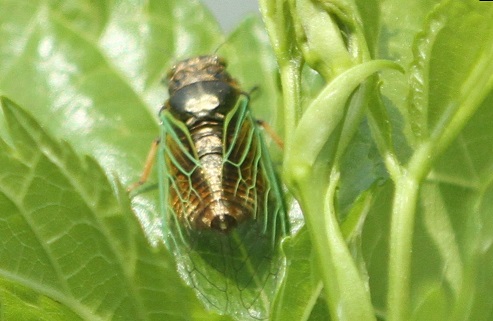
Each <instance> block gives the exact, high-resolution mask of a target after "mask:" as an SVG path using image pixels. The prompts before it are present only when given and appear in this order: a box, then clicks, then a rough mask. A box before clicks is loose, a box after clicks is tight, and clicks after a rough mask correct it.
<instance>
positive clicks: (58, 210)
mask: <svg viewBox="0 0 493 321" xmlns="http://www.w3.org/2000/svg"><path fill="white" fill-rule="evenodd" d="M2 106H3V111H4V113H5V117H6V119H7V122H8V124H9V128H10V132H11V137H12V139H13V140H14V141H15V146H14V147H13V149H12V148H11V147H9V146H7V145H6V144H5V143H4V142H2V143H1V144H2V148H1V149H0V182H1V184H0V186H1V187H0V208H2V211H1V213H2V214H1V216H0V222H1V224H0V230H1V236H2V237H1V239H0V280H1V284H2V290H1V291H0V293H1V294H0V298H1V299H2V305H1V307H2V318H5V320H14V319H15V320H19V319H27V318H35V319H38V320H41V319H46V320H48V319H49V318H50V317H49V316H50V315H52V314H53V315H55V316H56V317H57V318H58V319H60V320H75V319H80V320H107V319H112V320H163V319H167V320H188V319H190V318H192V316H193V315H194V314H195V313H196V311H201V310H202V308H201V305H200V303H199V302H198V300H197V299H196V298H195V296H194V295H193V293H192V292H191V290H190V289H188V288H187V287H185V286H184V285H183V283H182V282H181V281H180V278H179V277H178V275H177V272H176V269H175V266H174V263H173V260H172V259H171V257H170V256H169V254H168V253H167V252H166V251H164V249H163V246H162V245H161V246H157V247H155V248H153V247H152V246H150V244H149V242H148V240H147V238H146V237H145V234H144V233H143V230H142V228H141V226H140V224H139V222H138V220H137V219H136V217H135V215H134V214H133V213H132V211H131V209H130V206H129V205H130V204H129V201H128V198H127V196H126V193H125V191H124V190H123V189H122V187H121V186H120V185H119V184H117V185H113V186H112V185H111V184H110V182H109V181H108V179H107V178H106V176H105V174H104V173H103V171H102V170H101V168H100V167H99V166H98V165H97V164H96V163H95V162H94V160H93V159H92V158H88V157H86V158H85V159H81V158H80V157H79V156H77V155H76V154H75V153H74V152H73V151H72V150H71V148H70V147H69V146H68V145H67V144H66V143H57V142H56V141H54V140H53V139H52V138H51V137H50V136H48V135H47V134H46V132H45V131H44V130H43V129H42V128H41V127H40V126H39V125H38V123H37V122H36V121H35V120H34V119H33V118H31V116H29V115H28V114H27V113H26V112H25V111H23V110H22V109H20V108H19V107H18V106H16V105H15V104H14V103H12V102H11V101H10V100H7V99H5V98H4V99H2ZM203 317H204V318H206V316H205V315H204V316H203ZM211 319H215V318H211Z"/></svg>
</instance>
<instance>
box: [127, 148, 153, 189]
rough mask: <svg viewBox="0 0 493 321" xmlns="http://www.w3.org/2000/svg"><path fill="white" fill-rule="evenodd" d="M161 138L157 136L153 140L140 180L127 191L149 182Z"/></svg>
mask: <svg viewBox="0 0 493 321" xmlns="http://www.w3.org/2000/svg"><path fill="white" fill-rule="evenodd" d="M159 142H160V139H159V138H156V139H155V140H153V141H152V145H151V149H150V150H149V154H147V159H146V162H145V164H144V170H143V171H142V174H141V175H140V178H139V181H137V182H135V183H133V184H132V185H130V186H129V187H128V188H127V192H131V191H133V190H134V189H135V188H137V187H139V186H141V185H143V184H144V183H145V182H147V179H148V178H149V175H150V174H151V171H152V166H153V165H154V163H155V160H156V153H157V150H158V146H159Z"/></svg>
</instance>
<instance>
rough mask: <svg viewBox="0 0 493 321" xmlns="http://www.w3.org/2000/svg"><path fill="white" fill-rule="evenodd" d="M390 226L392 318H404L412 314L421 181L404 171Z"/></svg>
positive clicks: (395, 320)
mask: <svg viewBox="0 0 493 321" xmlns="http://www.w3.org/2000/svg"><path fill="white" fill-rule="evenodd" d="M395 188H396V190H395V197H394V204H393V208H392V222H391V227H390V258H389V260H390V262H389V292H388V298H387V306H388V320H390V321H404V320H407V319H408V317H409V313H408V312H409V311H408V309H409V306H408V303H409V290H410V272H411V254H412V241H413V233H414V219H415V212H416V202H417V197H418V191H419V182H418V180H417V179H416V178H415V177H414V176H413V175H410V173H409V172H407V171H404V172H403V173H402V175H400V176H399V178H398V180H397V181H396V185H395Z"/></svg>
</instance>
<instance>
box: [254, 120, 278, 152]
mask: <svg viewBox="0 0 493 321" xmlns="http://www.w3.org/2000/svg"><path fill="white" fill-rule="evenodd" d="M256 122H257V124H258V125H259V126H262V128H263V129H264V130H265V132H266V133H267V134H268V135H269V136H270V138H272V140H273V141H274V142H275V143H276V144H277V145H278V146H279V147H280V148H281V149H284V142H283V141H282V139H281V137H279V135H277V133H276V132H275V130H274V129H273V128H272V127H271V126H270V125H269V124H268V123H267V122H265V121H263V120H259V119H257V120H256Z"/></svg>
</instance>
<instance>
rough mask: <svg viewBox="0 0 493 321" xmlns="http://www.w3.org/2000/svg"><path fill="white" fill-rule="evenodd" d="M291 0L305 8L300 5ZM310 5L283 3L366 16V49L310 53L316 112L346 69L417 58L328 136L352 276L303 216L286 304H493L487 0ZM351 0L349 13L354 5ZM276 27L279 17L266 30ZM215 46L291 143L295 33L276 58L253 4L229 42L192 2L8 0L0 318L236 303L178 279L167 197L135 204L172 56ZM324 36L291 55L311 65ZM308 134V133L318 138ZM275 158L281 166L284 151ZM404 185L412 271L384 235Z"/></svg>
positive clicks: (180, 316) (330, 308)
mask: <svg viewBox="0 0 493 321" xmlns="http://www.w3.org/2000/svg"><path fill="white" fill-rule="evenodd" d="M271 3H272V4H274V5H280V6H281V7H282V4H283V3H284V2H282V1H279V2H274V1H272V2H271ZM286 3H287V2H286ZM290 3H291V5H292V4H297V5H298V8H301V7H302V5H303V3H304V2H303V1H298V2H296V1H291V2H290ZM313 3H316V4H317V6H318V7H317V10H316V11H315V13H313V14H311V15H310V16H309V19H306V18H303V12H301V11H299V12H298V13H296V14H292V13H286V12H285V11H282V10H280V11H279V12H280V13H281V17H282V18H285V19H288V20H289V19H292V17H293V16H294V17H298V18H299V19H300V20H298V21H299V22H298V23H300V25H303V26H304V28H306V29H304V30H305V31H306V30H308V29H309V27H310V23H316V22H317V21H322V22H323V21H327V20H324V19H326V18H327V13H328V12H329V13H331V15H329V18H332V19H334V17H335V18H337V19H336V21H337V22H338V23H339V24H336V25H337V28H341V30H344V28H343V27H344V26H356V27H355V29H353V30H352V32H354V34H357V30H360V32H361V35H363V36H364V37H362V38H361V37H360V38H358V39H359V40H358V41H361V39H364V42H365V44H366V49H365V50H367V57H366V58H365V59H366V60H365V59H362V61H359V62H357V63H356V62H355V61H353V60H351V59H352V58H351V57H349V58H350V59H349V60H344V59H346V58H344V57H346V56H344V55H345V54H344V53H342V55H343V56H339V60H333V62H332V64H333V67H334V68H335V69H334V70H335V72H334V74H330V75H328V74H324V73H323V72H320V70H317V69H316V68H315V70H317V71H318V73H317V72H315V71H314V70H313V69H311V68H308V67H305V68H303V72H302V74H301V75H302V77H301V78H300V79H301V81H300V85H301V97H300V98H301V101H300V102H301V104H302V106H303V108H302V109H303V110H308V109H309V106H310V104H311V103H312V102H313V101H314V100H316V99H317V98H320V97H321V96H320V95H321V91H320V90H321V89H322V88H325V86H326V83H328V84H330V83H331V82H332V80H333V79H334V78H335V77H334V76H335V75H339V74H344V72H345V71H346V70H349V69H350V68H351V67H352V66H353V65H357V64H359V63H363V62H367V61H369V58H373V59H387V60H392V61H395V62H397V63H398V64H399V65H400V66H401V67H402V68H403V69H404V72H403V73H399V72H395V71H384V72H382V73H380V75H379V77H380V78H379V79H380V81H376V80H375V79H373V81H374V82H373V84H374V85H375V86H374V87H371V89H368V92H369V93H370V94H368V95H367V96H364V100H363V103H362V104H360V105H362V106H369V107H370V108H369V109H368V110H369V113H367V114H365V111H364V110H363V114H362V118H361V119H360V121H359V122H357V126H356V128H357V130H356V131H355V132H354V134H352V135H349V136H347V137H344V136H343V135H339V136H330V137H328V143H327V144H326V145H325V150H326V151H330V150H332V149H331V148H332V147H331V146H336V145H339V146H340V145H341V141H346V148H345V150H344V152H343V153H342V154H341V155H340V156H341V157H340V160H338V164H340V180H339V183H338V187H339V188H338V190H337V198H336V201H337V202H336V203H335V213H336V217H337V220H338V221H337V222H338V223H340V232H341V235H342V237H344V238H345V239H346V241H347V244H348V246H347V247H346V245H345V244H346V243H343V244H340V245H338V246H339V248H340V249H341V250H346V251H347V250H349V253H350V254H351V256H350V259H351V262H350V263H351V264H353V265H354V267H356V271H357V272H358V274H357V279H355V278H354V277H352V276H347V275H344V274H342V275H340V274H337V275H336V274H334V275H332V277H331V280H332V281H331V280H328V281H327V280H324V281H322V279H324V278H323V275H324V274H327V272H330V271H332V270H329V267H332V266H333V267H334V268H337V263H338V262H337V261H334V260H337V258H338V256H337V255H327V256H320V253H318V252H317V250H316V248H317V244H315V245H314V244H313V243H312V242H313V241H311V240H313V239H316V237H315V238H314V235H322V236H324V235H325V234H326V233H327V231H326V230H323V229H322V230H316V229H313V228H310V229H306V228H303V229H302V230H301V231H300V232H299V233H298V234H296V235H295V236H293V237H292V238H291V239H290V240H287V241H286V242H285V244H284V250H285V252H286V255H287V260H288V263H289V267H288V269H287V272H286V281H285V283H284V285H283V287H282V288H281V291H280V293H279V295H278V296H277V297H276V298H273V301H274V305H275V306H274V310H273V316H272V319H279V320H327V319H328V318H332V319H347V316H345V315H344V314H337V313H336V312H337V311H336V310H334V306H335V305H336V303H337V306H338V307H340V308H341V310H340V311H344V310H354V311H361V313H362V314H363V315H364V316H365V318H367V319H374V318H377V319H382V320H383V319H387V318H389V319H393V320H400V319H405V318H409V319H412V320H449V319H450V320H491V319H493V303H492V301H491V300H490V297H491V289H492V288H493V278H492V277H491V271H492V270H493V251H492V246H491V245H492V241H493V219H492V217H493V215H492V213H493V195H492V192H493V189H492V178H493V147H492V146H493V145H492V144H491V143H490V142H491V141H492V140H493V131H492V129H491V126H490V124H491V123H492V121H493V119H492V118H493V113H492V108H491V106H492V104H493V95H492V92H491V86H492V84H493V80H492V75H493V69H492V68H493V67H492V62H493V39H492V37H493V30H492V29H493V23H492V22H491V21H493V19H492V18H493V5H491V4H490V3H488V2H479V1H474V0H466V1H460V2H458V1H437V0H434V1H431V0H419V1H408V2H402V1H397V0H385V1H363V0H361V1H359V0H358V1H354V2H350V1H318V2H313ZM286 6H287V5H286ZM286 6H285V7H286ZM285 7H284V8H285ZM341 8H342V9H347V8H350V11H349V12H353V13H354V16H353V17H351V18H347V19H346V20H344V19H341V17H343V18H344V17H345V16H341V12H346V11H344V10H342V11H341V10H339V9H341ZM307 10H308V9H307ZM330 10H332V11H330ZM338 10H339V11H338ZM410 13H412V14H410ZM264 15H265V17H264V18H266V19H267V18H268V17H269V16H268V14H266V12H265V10H264ZM316 18H320V19H316ZM303 19H305V20H303ZM281 20H282V19H281ZM266 21H267V20H266ZM281 22H282V21H281ZM276 24H277V26H278V28H279V30H281V31H282V32H290V30H289V29H288V28H282V24H281V23H280V22H279V20H277V22H276ZM358 28H360V29H358ZM275 30H276V29H272V28H270V29H269V31H270V32H271V37H272V39H275V35H274V36H273V34H272V32H273V31H274V32H275ZM355 30H356V31H355ZM298 31H299V30H298ZM344 32H348V31H347V30H345V31H344ZM288 39H291V40H290V41H291V44H292V45H293V46H294V45H295V44H297V45H298V46H299V45H300V42H299V41H300V40H299V39H298V40H296V41H297V42H295V41H294V40H293V39H295V38H288ZM316 43H320V41H319V42H316ZM357 44H358V45H361V43H360V42H357ZM220 45H221V46H220ZM218 47H219V49H218V53H219V54H220V55H222V56H225V57H226V58H227V60H228V61H229V64H230V70H231V73H232V74H233V75H235V76H236V77H237V78H238V79H239V81H240V82H241V84H242V87H243V88H245V89H246V90H248V89H249V88H253V87H254V86H258V87H259V88H260V90H259V92H258V94H256V97H255V98H254V100H253V104H252V107H253V109H254V114H255V115H256V116H257V117H258V118H262V119H265V120H267V121H269V122H270V123H272V124H273V125H274V127H275V128H277V130H278V132H281V133H284V135H283V136H285V137H286V138H287V136H289V135H290V133H293V132H294V128H293V127H291V126H288V127H287V128H284V125H285V120H286V113H285V109H284V108H283V106H284V105H285V104H286V103H287V101H286V96H283V95H282V94H281V83H282V82H283V79H284V78H283V75H282V74H279V72H278V65H277V64H276V59H275V58H274V56H277V59H279V57H281V56H280V54H279V53H281V54H282V53H283V52H284V53H285V54H286V53H287V49H290V48H286V47H284V48H281V49H279V48H276V47H274V48H275V50H274V52H275V55H274V53H273V51H272V49H271V47H270V44H269V39H268V37H267V34H266V32H265V28H264V26H263V24H262V23H261V22H260V20H259V19H255V18H252V19H248V20H246V21H244V22H243V23H241V24H240V25H239V27H238V28H237V30H236V31H234V32H233V33H232V34H231V35H230V36H228V37H225V36H224V35H222V34H221V32H220V30H219V27H218V25H217V23H216V22H215V21H214V19H213V18H212V16H211V15H210V14H209V13H208V12H207V11H206V10H204V8H203V7H202V6H201V5H200V4H198V3H196V2H195V1H178V0H167V1H151V0H149V1H143V2H139V1H98V2H93V1H83V0H80V1H70V2H68V1H55V0H53V1H48V0H45V1H42V0H38V1H10V0H0V94H1V95H3V96H4V97H7V98H3V100H2V106H3V112H2V114H0V138H1V141H0V143H1V146H0V319H1V320H13V319H17V320H18V319H23V320H24V319H25V320H27V319H36V320H77V319H81V320H163V319H166V320H216V319H217V320H222V319H224V320H227V319H231V318H232V317H233V318H234V316H217V315H215V314H212V313H209V312H207V311H206V310H205V309H204V308H203V305H202V303H201V302H199V300H198V299H197V298H196V297H195V295H194V293H193V291H192V290H191V289H190V288H188V287H187V286H186V285H185V284H184V283H183V282H182V280H181V279H180V276H179V275H178V273H177V272H176V268H175V265H174V262H173V258H172V257H171V256H170V254H169V253H168V252H167V251H166V249H165V248H164V247H163V246H162V245H161V244H160V242H159V239H160V231H159V228H158V225H159V224H158V223H157V208H158V207H157V205H156V200H157V198H156V195H154V194H153V193H152V192H151V193H145V194H144V195H139V196H138V197H137V198H135V199H133V200H132V204H130V201H129V199H128V197H127V195H126V193H125V191H124V186H128V185H129V184H130V183H131V182H133V181H135V179H136V178H137V177H138V175H139V172H140V170H141V167H142V164H143V162H144V159H145V156H146V153H147V150H148V148H149V146H150V143H151V141H152V140H153V139H154V137H155V136H156V135H157V133H158V123H157V117H156V114H157V111H158V110H159V107H160V105H161V104H162V103H163V101H164V100H165V99H166V95H167V94H166V91H165V88H164V87H163V86H162V84H161V79H162V77H163V76H164V75H165V74H166V71H167V69H168V68H169V67H170V66H171V65H172V64H173V62H174V61H176V60H178V59H181V58H185V57H189V56H193V55H197V54H207V53H211V52H214V51H215V50H216V49H217V48H218ZM316 48H317V47H316V46H313V45H312V47H309V50H308V51H306V52H304V53H297V52H296V50H295V51H291V52H290V54H294V55H295V57H294V58H296V59H299V61H307V55H306V54H307V53H313V50H316ZM291 49H293V48H291ZM310 50H312V51H310ZM296 55H298V56H297V57H296ZM312 57H313V56H312ZM341 57H342V58H341ZM325 58H326V57H324V56H322V57H321V58H320V59H325ZM329 58H333V57H329ZM317 59H319V58H317ZM337 61H339V62H341V61H342V62H344V63H340V64H339V63H337ZM346 63H347V64H346ZM278 64H279V65H280V66H282V61H280V62H278ZM312 67H313V66H312ZM320 74H321V76H320ZM377 85H378V86H377ZM379 92H380V94H379ZM371 93H373V94H371ZM322 98H323V97H322ZM14 102H15V103H14ZM343 105H344V104H343ZM18 106H21V107H18ZM375 106H377V107H378V108H377V107H375ZM300 115H301V112H300ZM344 117H346V116H344ZM344 117H343V118H342V119H343V120H344V119H347V118H344ZM343 120H342V121H343ZM7 124H8V125H7ZM313 127H316V128H322V129H323V128H324V124H321V125H320V126H318V125H317V126H315V125H314V126H313ZM336 132H337V131H336ZM340 132H341V131H339V133H340ZM313 139H314V137H306V140H305V141H304V143H305V145H306V146H309V145H310V143H311V142H312V140H313ZM341 139H342V140H341ZM288 140H289V139H288ZM287 153H289V150H288V151H287ZM274 154H275V159H276V162H277V163H279V164H280V163H281V157H286V156H285V155H280V152H279V151H275V150H274ZM416 155H418V156H419V157H418V156H416ZM389 159H391V160H392V161H394V163H395V164H397V165H395V167H392V162H391V161H389ZM331 164H333V162H332V163H331ZM395 169H398V170H395ZM285 170H286V169H285ZM408 172H411V173H418V174H419V175H416V176H412V175H411V177H413V178H417V179H416V180H413V182H415V183H416V184H417V185H416V188H411V189H406V188H399V186H401V185H399V182H400V180H399V179H398V178H400V177H403V175H402V173H408ZM286 175H287V176H289V173H287V174H286V173H285V176H286ZM288 178H289V177H288ZM318 179H320V180H321V182H323V181H327V180H328V179H329V175H327V176H320V177H319V178H318ZM317 184H318V183H317V182H314V183H313V185H314V186H315V185H317ZM122 186H123V187H122ZM305 188H306V187H305ZM412 191H414V192H415V195H414V196H413V195H412V193H410V192H412ZM306 192H309V190H306ZM406 193H409V194H406ZM396 195H397V196H396ZM398 195H400V196H399V197H401V198H399V197H398ZM400 200H402V202H400ZM409 200H411V201H413V202H414V203H412V204H411V205H412V206H411V207H410V208H409V211H408V212H411V213H412V215H411V218H412V224H411V241H412V242H411V244H409V246H410V247H409V248H408V250H409V251H410V252H409V253H411V254H410V269H409V270H405V269H403V270H401V269H400V268H399V266H397V267H396V266H395V262H394V261H392V259H391V260H390V263H389V257H392V254H391V253H390V252H391V251H392V249H393V248H395V244H393V243H390V244H389V235H390V234H391V233H394V234H395V233H397V236H395V235H393V236H392V238H391V239H390V240H391V241H390V242H392V241H395V240H399V234H398V232H399V231H397V232H396V229H395V228H394V227H395V226H394V225H391V224H394V223H395V217H400V216H398V215H397V214H396V207H398V205H399V204H404V205H407V204H409V203H405V202H406V201H409ZM320 201H322V200H320ZM403 212H405V210H404V211H403ZM397 213H399V211H397ZM396 215H397V216H396ZM391 222H392V223H391ZM142 227H143V228H142ZM408 227H409V226H408ZM322 228H323V227H322ZM337 229H339V227H337ZM407 232H409V229H408V230H407ZM315 242H317V241H315ZM336 249H338V248H336ZM312 250H313V252H312ZM341 257H343V256H341ZM344 260H347V257H345V256H344ZM340 262H342V261H339V263H340ZM344 262H346V261H344ZM397 265H398V264H397ZM389 266H391V267H392V266H393V268H392V269H394V273H397V274H399V273H400V276H402V277H405V278H407V279H406V280H407V282H408V283H407V284H408V285H409V288H408V289H406V288H404V289H402V291H403V293H404V294H405V298H408V300H407V302H406V305H407V306H406V307H404V311H408V313H407V314H406V316H405V317H404V318H400V317H401V316H399V312H395V311H396V309H395V306H399V304H401V303H402V302H400V301H402V300H400V301H399V299H397V300H396V301H392V299H390V302H397V303H389V304H387V302H388V300H389V292H392V291H395V289H394V290H392V286H393V285H392V284H394V286H395V279H394V280H392V278H393V276H392V273H391V274H390V276H389ZM334 271H336V272H338V271H337V270H334ZM396 271H397V272H396ZM329 274H330V273H329ZM327 282H329V283H330V284H329V283H327ZM353 282H354V283H353ZM322 284H324V285H325V289H326V290H327V289H329V290H330V291H332V290H331V289H333V288H334V286H335V287H337V286H339V285H341V284H344V285H345V287H343V288H339V291H340V294H341V295H338V296H336V300H340V301H334V300H332V299H333V298H334V296H333V293H334V292H333V291H332V292H326V291H322V287H323V285H322ZM352 285H354V286H352ZM361 288H363V291H360V289H361ZM365 291H366V293H365ZM352 293H360V294H362V295H363V296H364V295H366V298H367V299H368V300H369V301H370V300H371V301H370V302H371V304H372V311H371V314H372V315H371V316H370V315H368V314H365V313H367V312H366V310H363V309H361V308H360V307H359V305H355V304H354V303H353V302H351V301H345V299H344V298H345V296H346V297H348V296H350V295H351V294H352ZM327 297H328V298H330V299H331V300H327V299H326V298H327ZM334 302H335V303H334ZM400 308H401V307H399V309H397V310H398V311H400ZM392 309H394V312H392ZM388 311H391V312H390V313H388ZM375 316H376V317H375Z"/></svg>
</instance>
